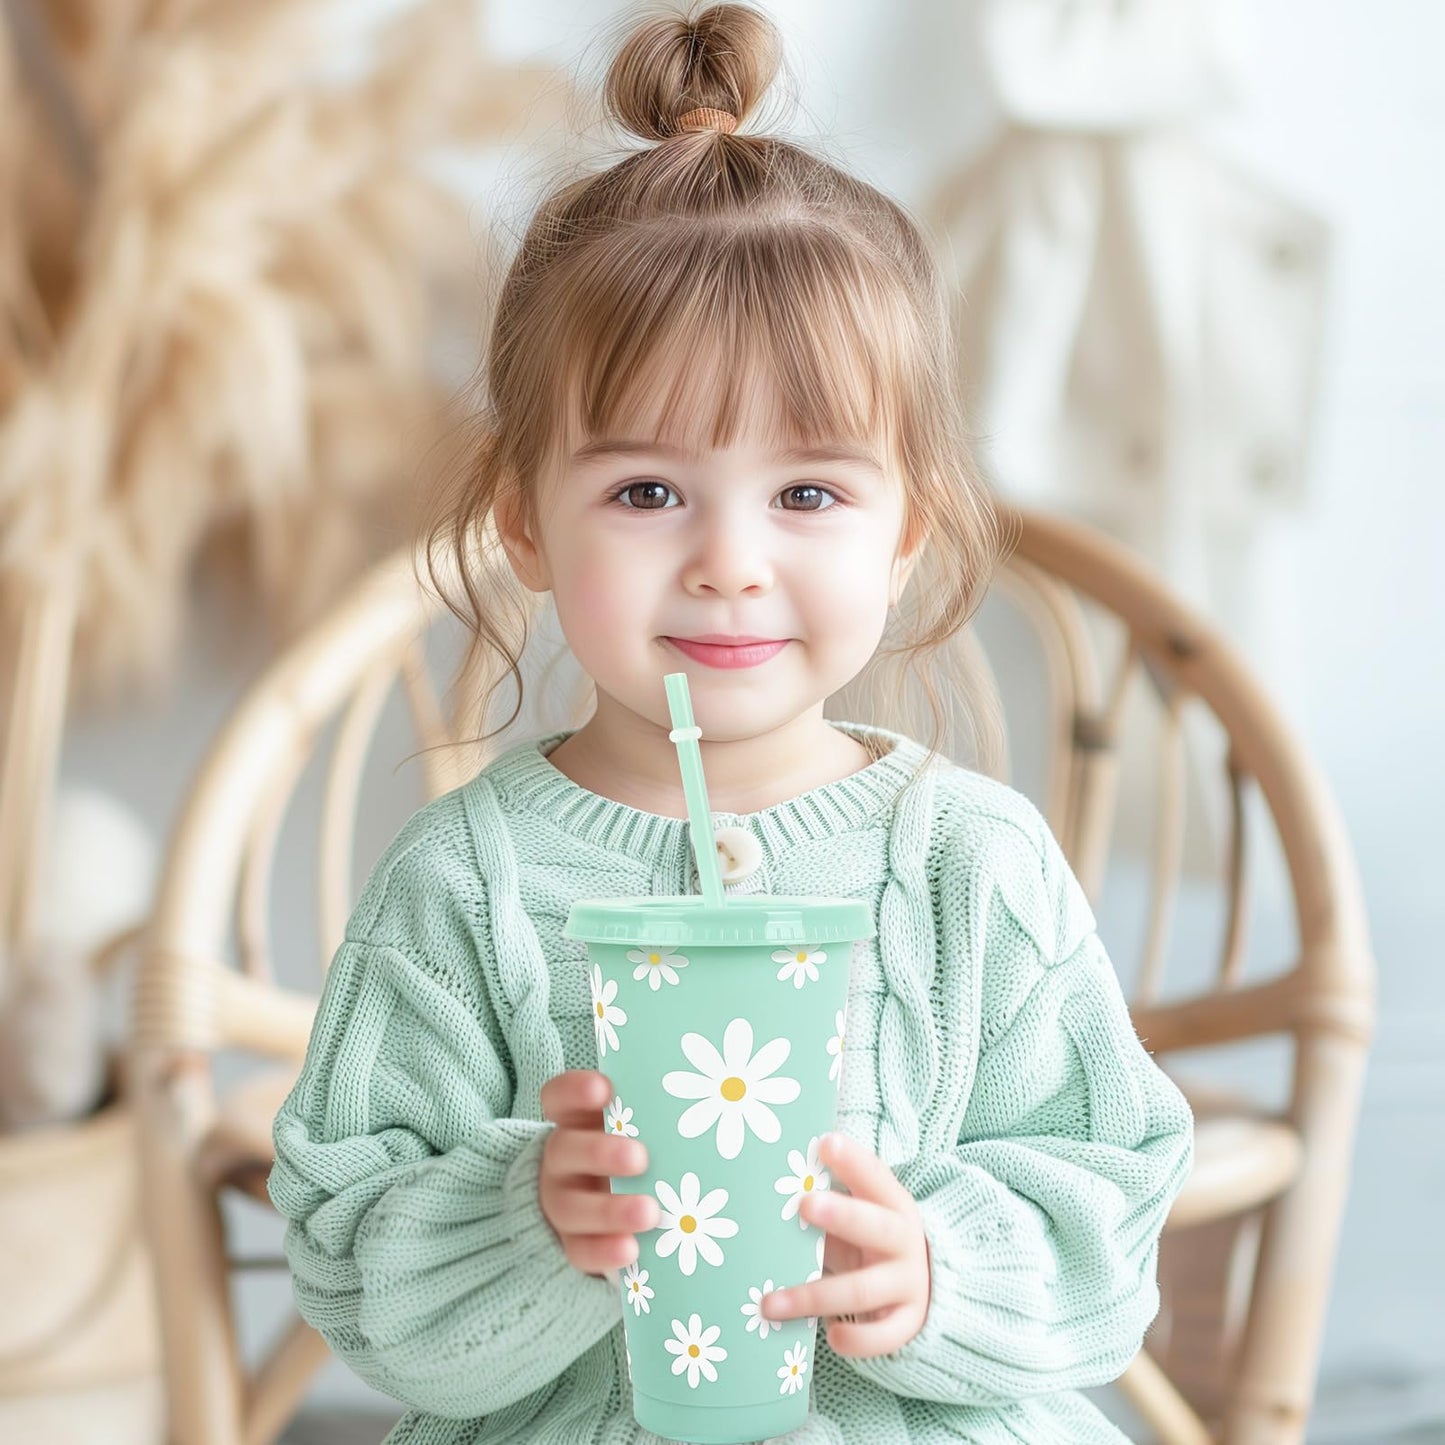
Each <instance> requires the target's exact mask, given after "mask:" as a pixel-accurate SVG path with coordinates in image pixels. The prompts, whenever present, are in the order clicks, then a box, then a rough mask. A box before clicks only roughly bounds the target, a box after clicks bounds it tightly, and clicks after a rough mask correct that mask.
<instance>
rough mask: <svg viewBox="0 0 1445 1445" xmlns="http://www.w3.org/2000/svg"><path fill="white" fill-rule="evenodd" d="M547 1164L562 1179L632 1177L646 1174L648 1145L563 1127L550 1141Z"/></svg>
mask: <svg viewBox="0 0 1445 1445" xmlns="http://www.w3.org/2000/svg"><path fill="white" fill-rule="evenodd" d="M547 1165H548V1169H549V1170H550V1171H551V1173H552V1174H553V1175H556V1176H559V1177H565V1176H571V1175H584V1176H587V1177H590V1178H596V1177H602V1178H610V1177H613V1176H617V1177H628V1176H631V1175H635V1174H642V1173H645V1172H646V1169H647V1146H646V1145H645V1144H644V1143H642V1141H641V1140H640V1139H620V1138H618V1137H617V1136H616V1135H613V1134H604V1133H602V1132H601V1131H600V1130H593V1129H570V1128H562V1127H561V1126H560V1125H559V1126H558V1128H556V1129H555V1130H553V1132H552V1137H551V1138H550V1139H549V1140H548V1141H547Z"/></svg>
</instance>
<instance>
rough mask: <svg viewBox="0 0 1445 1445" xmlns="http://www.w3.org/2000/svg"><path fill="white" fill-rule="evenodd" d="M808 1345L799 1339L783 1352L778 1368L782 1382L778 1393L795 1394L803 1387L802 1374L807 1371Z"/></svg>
mask: <svg viewBox="0 0 1445 1445" xmlns="http://www.w3.org/2000/svg"><path fill="white" fill-rule="evenodd" d="M807 1354H808V1347H807V1345H805V1344H804V1343H803V1342H802V1341H801V1340H799V1341H798V1343H797V1344H796V1345H794V1346H793V1348H792V1349H791V1350H787V1351H785V1352H784V1354H783V1363H782V1364H781V1365H780V1366H779V1368H778V1378H779V1379H780V1380H781V1381H782V1382H783V1383H782V1386H781V1388H780V1389H779V1390H778V1394H780V1395H795V1394H797V1392H798V1391H799V1390H801V1389H802V1388H803V1376H804V1375H805V1374H807V1372H808V1361H807Z"/></svg>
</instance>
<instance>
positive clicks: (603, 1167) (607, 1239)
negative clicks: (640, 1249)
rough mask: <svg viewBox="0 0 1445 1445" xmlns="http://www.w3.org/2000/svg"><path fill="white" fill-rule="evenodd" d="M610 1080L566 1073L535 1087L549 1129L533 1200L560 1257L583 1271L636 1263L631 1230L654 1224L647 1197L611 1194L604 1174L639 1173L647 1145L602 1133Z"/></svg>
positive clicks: (656, 1217) (653, 1207)
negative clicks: (538, 1089) (552, 1125)
mask: <svg viewBox="0 0 1445 1445" xmlns="http://www.w3.org/2000/svg"><path fill="white" fill-rule="evenodd" d="M611 1097H612V1082H611V1080H609V1079H608V1078H607V1076H606V1075H605V1074H599V1073H598V1072H597V1070H596V1069H569V1070H568V1071H567V1072H566V1073H563V1074H557V1075H556V1076H555V1077H553V1078H551V1079H548V1080H547V1082H546V1083H545V1084H543V1085H542V1094H541V1098H542V1117H543V1118H544V1119H551V1120H552V1121H553V1122H555V1123H556V1125H557V1127H556V1128H555V1129H553V1130H552V1132H551V1134H550V1135H549V1136H548V1139H547V1142H546V1144H545V1146H544V1147H543V1149H542V1168H541V1172H540V1174H539V1176H538V1180H537V1195H538V1198H539V1200H540V1202H541V1205H542V1213H543V1215H544V1216H545V1217H546V1219H547V1222H548V1224H550V1225H551V1226H552V1228H553V1229H554V1230H556V1232H557V1238H558V1239H560V1240H561V1241H562V1248H563V1251H564V1252H565V1253H566V1255H567V1258H568V1260H569V1261H570V1262H571V1263H572V1264H574V1265H575V1266H576V1267H577V1268H578V1269H580V1270H582V1271H583V1272H584V1273H586V1274H595V1275H598V1276H601V1277H605V1276H606V1273H607V1271H608V1270H609V1269H617V1268H619V1267H620V1266H622V1265H624V1264H631V1262H632V1261H633V1260H634V1259H636V1258H637V1236H636V1233H635V1231H637V1230H639V1229H652V1228H654V1227H655V1226H656V1225H657V1224H658V1223H659V1221H660V1219H661V1213H660V1211H659V1209H658V1205H657V1200H655V1199H654V1198H653V1197H652V1196H651V1195H650V1194H618V1195H614V1194H613V1193H612V1188H611V1185H610V1183H609V1180H608V1176H609V1175H613V1174H617V1175H627V1174H641V1173H642V1172H643V1171H644V1170H646V1168H647V1148H646V1146H645V1145H644V1144H643V1143H642V1142H641V1141H640V1140H638V1139H624V1138H619V1137H617V1136H615V1135H611V1134H607V1133H604V1132H603V1129H602V1110H603V1107H604V1106H605V1105H606V1103H607V1101H608V1100H609V1099H610V1098H611Z"/></svg>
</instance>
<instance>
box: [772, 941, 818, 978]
mask: <svg viewBox="0 0 1445 1445" xmlns="http://www.w3.org/2000/svg"><path fill="white" fill-rule="evenodd" d="M827 961H828V955H827V954H826V953H825V952H824V951H823V950H822V949H821V948H778V949H774V950H773V962H774V963H781V964H782V965H783V966H782V967H781V968H780V969H779V970H778V978H779V980H780V981H783V980H786V979H792V980H793V987H794V988H802V986H803V985H804V984H805V983H807V982H808V981H809V980H811V981H812V982H813V983H817V981H818V965H819V964H820V963H827Z"/></svg>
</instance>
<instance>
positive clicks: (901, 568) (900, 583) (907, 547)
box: [888, 523, 928, 607]
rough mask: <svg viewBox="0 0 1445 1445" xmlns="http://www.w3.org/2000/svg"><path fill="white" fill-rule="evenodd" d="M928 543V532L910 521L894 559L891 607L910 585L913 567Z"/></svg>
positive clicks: (889, 587) (891, 575)
mask: <svg viewBox="0 0 1445 1445" xmlns="http://www.w3.org/2000/svg"><path fill="white" fill-rule="evenodd" d="M927 545H928V533H927V532H926V531H924V530H923V529H922V527H921V526H919V527H915V526H914V525H913V524H912V523H910V524H909V525H908V527H906V528H905V530H904V537H903V540H902V541H901V542H900V543H899V544H898V553H897V555H896V556H895V557H894V559H893V571H892V573H891V574H890V576H889V584H888V605H889V606H890V607H896V606H897V605H898V599H899V598H900V597H902V596H903V589H904V588H905V587H907V586H908V579H909V577H911V576H912V575H913V569H914V568H915V567H916V566H917V565H918V559H919V558H920V557H921V556H922V555H923V549H924V548H925V547H926V546H927Z"/></svg>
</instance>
